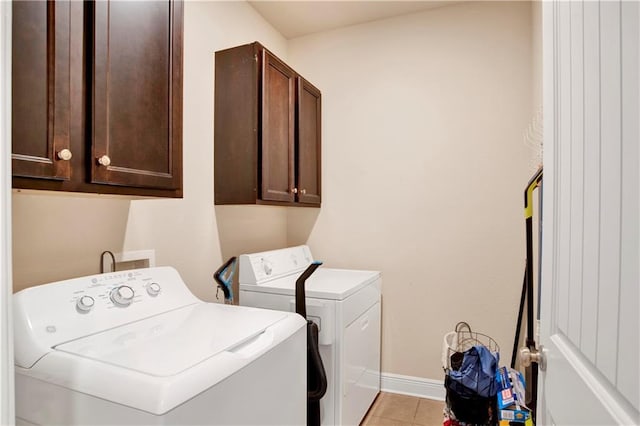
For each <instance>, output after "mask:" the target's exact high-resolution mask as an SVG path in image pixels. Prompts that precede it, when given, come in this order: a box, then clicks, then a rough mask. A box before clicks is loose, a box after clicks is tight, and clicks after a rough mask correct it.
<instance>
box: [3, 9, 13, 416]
mask: <svg viewBox="0 0 640 426" xmlns="http://www.w3.org/2000/svg"><path fill="white" fill-rule="evenodd" d="M0 52H2V53H1V54H0V55H1V56H0V102H1V104H0V424H2V425H13V424H14V423H15V403H14V384H13V380H14V378H13V323H12V315H11V297H12V293H13V291H12V289H13V286H12V279H11V2H7V1H0Z"/></svg>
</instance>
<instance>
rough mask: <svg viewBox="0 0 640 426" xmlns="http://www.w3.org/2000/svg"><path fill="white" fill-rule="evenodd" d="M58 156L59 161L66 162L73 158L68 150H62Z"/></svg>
mask: <svg viewBox="0 0 640 426" xmlns="http://www.w3.org/2000/svg"><path fill="white" fill-rule="evenodd" d="M56 155H57V156H58V160H64V161H69V160H71V157H73V154H72V153H71V151H70V150H69V149H67V148H65V149H61V150H60V151H58V153H57V154H56Z"/></svg>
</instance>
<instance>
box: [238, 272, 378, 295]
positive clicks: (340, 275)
mask: <svg viewBox="0 0 640 426" xmlns="http://www.w3.org/2000/svg"><path fill="white" fill-rule="evenodd" d="M299 276H300V274H295V275H290V276H287V277H283V278H279V279H275V280H273V281H267V282H262V283H258V284H242V283H241V284H240V289H241V290H244V291H256V292H261V293H275V294H286V295H294V294H295V287H296V280H297V279H298V277H299ZM378 278H380V272H378V271H360V270H356V269H331V268H323V267H320V268H319V269H318V270H316V271H315V272H314V273H313V275H311V276H310V277H309V278H308V279H307V282H306V286H305V292H306V295H307V297H313V298H317V299H331V300H344V299H346V298H347V297H349V296H350V295H352V294H353V293H355V292H357V291H358V290H360V289H361V288H363V287H365V286H367V285H368V284H370V283H372V282H373V281H375V280H377V279H378Z"/></svg>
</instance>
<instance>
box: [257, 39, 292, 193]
mask: <svg viewBox="0 0 640 426" xmlns="http://www.w3.org/2000/svg"><path fill="white" fill-rule="evenodd" d="M262 66H263V72H262V79H263V80H262V145H261V146H262V173H261V176H262V185H261V187H262V194H261V198H262V199H263V200H269V201H293V200H294V193H293V191H292V189H293V186H294V174H293V171H294V164H293V163H294V113H295V107H294V102H295V73H294V71H293V70H292V69H291V68H289V67H288V66H286V65H285V64H284V63H282V62H281V61H280V60H278V59H277V58H276V57H274V56H273V55H271V54H270V53H269V52H267V51H266V50H264V51H263V58H262Z"/></svg>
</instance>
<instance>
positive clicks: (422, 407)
mask: <svg viewBox="0 0 640 426" xmlns="http://www.w3.org/2000/svg"><path fill="white" fill-rule="evenodd" d="M443 408H444V402H443V401H434V400H432V399H424V398H418V397H414V396H407V395H399V394H395V393H387V392H380V394H379V395H378V398H376V400H375V401H374V403H373V405H372V406H371V408H370V409H369V412H368V413H367V415H366V416H365V418H364V420H363V421H362V423H361V426H416V425H420V426H439V425H442V419H443V415H442V409H443Z"/></svg>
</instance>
